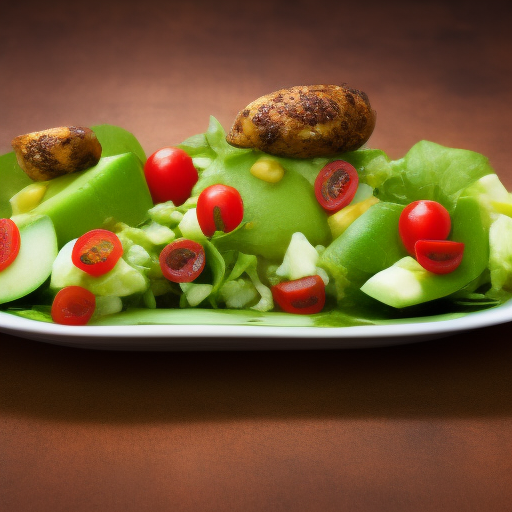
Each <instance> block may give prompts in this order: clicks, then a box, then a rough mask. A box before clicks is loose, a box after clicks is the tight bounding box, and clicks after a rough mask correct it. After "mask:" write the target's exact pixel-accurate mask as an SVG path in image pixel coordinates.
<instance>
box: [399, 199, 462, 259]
mask: <svg viewBox="0 0 512 512" xmlns="http://www.w3.org/2000/svg"><path fill="white" fill-rule="evenodd" d="M451 227H452V223H451V219H450V214H449V213H448V210H447V209H446V208H445V207H444V206H443V205H442V204H440V203H438V202H437V201H428V200H421V201H414V202H412V203H410V204H409V205H407V206H406V207H405V208H404V209H403V211H402V213H401V215H400V220H399V221H398V232H399V233H400V238H401V239H402V242H403V244H404V246H405V248H406V249H407V252H408V253H409V254H411V255H413V256H414V254H415V252H414V244H415V243H416V242H417V241H418V240H446V238H448V235H449V234H450V230H451Z"/></svg>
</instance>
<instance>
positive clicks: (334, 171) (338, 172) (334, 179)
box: [315, 160, 359, 213]
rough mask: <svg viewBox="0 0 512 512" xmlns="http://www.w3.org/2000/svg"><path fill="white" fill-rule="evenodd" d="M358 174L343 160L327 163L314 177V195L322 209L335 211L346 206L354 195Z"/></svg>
mask: <svg viewBox="0 0 512 512" xmlns="http://www.w3.org/2000/svg"><path fill="white" fill-rule="evenodd" d="M358 184H359V175H358V174H357V170H356V169H355V167H353V166H352V165H350V164H349V163H348V162H345V161H344V160H336V161H334V162H331V163H329V164H327V165H326V166H325V167H324V168H323V169H322V170H321V171H320V172H319V173H318V176H317V177H316V180H315V196H316V199H317V201H318V202H319V203H320V205H321V206H322V208H323V209H324V210H327V211H328V212H330V213H335V212H337V211H339V210H341V209H342V208H344V207H345V206H347V205H348V204H349V203H350V201H352V199H354V196H355V195H356V191H357V186H358Z"/></svg>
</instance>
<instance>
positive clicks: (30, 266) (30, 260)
mask: <svg viewBox="0 0 512 512" xmlns="http://www.w3.org/2000/svg"><path fill="white" fill-rule="evenodd" d="M13 220H14V222H15V223H16V225H17V226H18V228H19V230H20V238H21V245H20V251H19V253H18V256H17V257H16V259H15V260H14V261H13V263H12V264H11V265H9V266H8V267H7V268H6V269H4V270H2V271H1V272H0V304H4V303H5V302H11V301H13V300H16V299H19V298H21V297H24V296H25V295H28V294H29V293H31V292H33V291H34V290H35V289H36V288H38V287H39V286H41V285H42V284H43V283H44V282H45V281H46V280H47V279H48V277H49V276H50V273H51V271H52V265H53V261H54V260H55V258H56V257H57V252H58V250H57V236H56V234H55V229H54V228H53V224H52V221H51V219H50V217H48V216H24V217H20V218H16V219H13Z"/></svg>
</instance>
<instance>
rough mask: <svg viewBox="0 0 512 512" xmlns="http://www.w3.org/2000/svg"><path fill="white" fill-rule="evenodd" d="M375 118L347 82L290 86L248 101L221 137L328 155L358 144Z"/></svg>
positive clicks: (269, 149)
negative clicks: (227, 131)
mask: <svg viewBox="0 0 512 512" xmlns="http://www.w3.org/2000/svg"><path fill="white" fill-rule="evenodd" d="M375 119H376V113H375V111H374V110H372V108H371V106H370V102H369V100H368V96H367V95H366V94H365V93H364V92H361V91H358V90H356V89H351V88H350V87H348V86H347V85H346V84H343V85H309V86H306V85H303V86H295V87H290V88H289V89H281V90H279V91H276V92H273V93H271V94H267V95H265V96H262V97H261V98H258V99H257V100H255V101H253V102H252V103H250V104H249V105H247V107H246V108H244V109H243V110H241V111H240V112H239V113H238V115H237V117H236V119H235V122H234V123H233V127H232V128H231V131H230V132H229V133H228V135H227V137H226V140H227V142H228V143H229V144H231V145H233V146H236V147H240V148H255V149H259V150H261V151H264V152H265V153H270V154H272V155H277V156H288V157H295V158H314V157H319V156H331V155H334V154H336V153H343V152H345V151H353V150H355V149H358V148H360V147H361V146H362V145H363V144H364V143H365V142H366V141H367V140H368V139H369V138H370V135H371V134H372V132H373V129H374V127H375Z"/></svg>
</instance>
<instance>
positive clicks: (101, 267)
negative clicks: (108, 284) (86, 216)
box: [71, 229, 123, 277]
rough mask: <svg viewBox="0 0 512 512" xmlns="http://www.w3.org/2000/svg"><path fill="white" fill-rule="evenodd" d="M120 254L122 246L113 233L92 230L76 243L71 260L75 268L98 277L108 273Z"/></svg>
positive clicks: (104, 230) (103, 230)
mask: <svg viewBox="0 0 512 512" xmlns="http://www.w3.org/2000/svg"><path fill="white" fill-rule="evenodd" d="M122 254H123V246H122V245H121V241H120V240H119V238H118V237H117V235H116V234H115V233H112V231H107V230H106V229H93V230H92V231H88V232H87V233H85V235H82V236H81V237H80V238H79V239H78V240H77V241H76V243H75V245H74V247H73V252H72V253H71V260H72V261H73V264H74V265H75V267H78V268H79V269H80V270H83V271H84V272H87V273H88V274H89V275H91V276H95V277H98V276H102V275H103V274H106V273H107V272H110V271H111V270H112V269H113V268H114V267H115V265H116V263H117V262H118V261H119V258H120V257H121V256H122Z"/></svg>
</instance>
